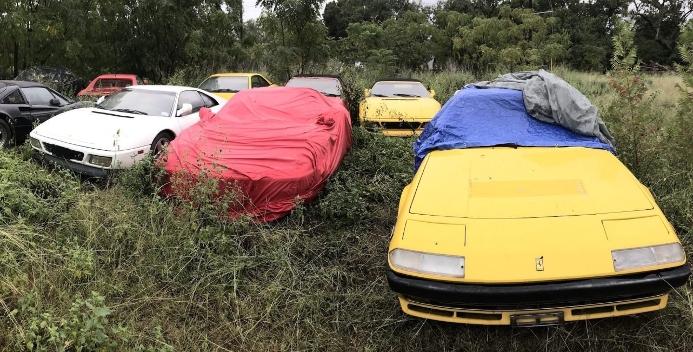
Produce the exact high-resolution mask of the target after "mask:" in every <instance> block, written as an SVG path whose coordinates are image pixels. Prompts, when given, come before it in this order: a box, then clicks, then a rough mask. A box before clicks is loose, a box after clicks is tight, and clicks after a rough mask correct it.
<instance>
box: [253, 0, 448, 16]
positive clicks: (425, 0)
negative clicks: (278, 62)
mask: <svg viewBox="0 0 693 352" xmlns="http://www.w3.org/2000/svg"><path fill="white" fill-rule="evenodd" d="M330 1H332V0H329V1H326V3H327V2H330ZM256 2H257V0H243V20H244V21H247V20H254V19H256V18H258V17H260V12H262V8H260V6H255V3H256ZM437 2H438V0H423V4H424V5H434V4H435V3H437Z"/></svg>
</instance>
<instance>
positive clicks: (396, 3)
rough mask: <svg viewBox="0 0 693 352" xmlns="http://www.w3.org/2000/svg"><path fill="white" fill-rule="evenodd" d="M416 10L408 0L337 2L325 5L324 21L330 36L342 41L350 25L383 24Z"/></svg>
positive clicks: (351, 0)
mask: <svg viewBox="0 0 693 352" xmlns="http://www.w3.org/2000/svg"><path fill="white" fill-rule="evenodd" d="M414 8H415V7H414V5H413V4H412V3H411V2H410V1H408V0H336V1H331V2H330V3H328V4H327V5H325V12H324V13H323V20H324V22H325V25H326V26H327V29H328V35H329V36H330V37H332V38H335V39H340V38H343V37H345V36H346V35H347V32H346V30H347V27H348V26H349V24H350V23H358V22H364V21H369V22H376V23H382V22H384V21H386V20H388V19H390V18H393V17H397V16H398V15H400V14H402V13H404V12H405V11H408V10H413V9H414Z"/></svg>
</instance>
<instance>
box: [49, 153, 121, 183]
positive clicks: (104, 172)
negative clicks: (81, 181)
mask: <svg viewBox="0 0 693 352" xmlns="http://www.w3.org/2000/svg"><path fill="white" fill-rule="evenodd" d="M36 153H37V154H38V156H39V157H40V158H43V160H46V161H48V162H51V163H53V164H56V165H59V166H62V167H64V168H67V169H69V170H72V171H73V172H76V173H78V174H82V175H86V176H91V177H96V178H103V177H107V176H109V175H110V174H111V173H112V172H113V171H112V170H110V169H102V168H99V167H95V166H88V165H84V164H80V163H76V162H73V161H70V160H65V159H61V158H57V157H55V156H53V155H50V154H46V153H43V152H36Z"/></svg>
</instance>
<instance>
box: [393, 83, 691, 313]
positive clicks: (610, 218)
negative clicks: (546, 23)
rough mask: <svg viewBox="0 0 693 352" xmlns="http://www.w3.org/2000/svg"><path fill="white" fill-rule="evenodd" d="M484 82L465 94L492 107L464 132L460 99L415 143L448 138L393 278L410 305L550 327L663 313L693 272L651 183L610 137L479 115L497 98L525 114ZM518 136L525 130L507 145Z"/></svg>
mask: <svg viewBox="0 0 693 352" xmlns="http://www.w3.org/2000/svg"><path fill="white" fill-rule="evenodd" d="M478 91H480V92H481V93H475V92H473V94H468V99H466V100H465V99H463V98H459V97H453V99H458V98H459V99H462V100H461V101H460V102H459V104H457V107H460V106H463V105H464V106H467V107H469V106H472V107H478V108H479V109H477V110H475V111H473V112H472V113H471V114H468V116H466V117H468V118H469V119H468V122H467V123H466V124H463V123H460V125H458V126H454V127H451V126H452V125H453V124H457V123H458V121H462V120H461V119H462V117H461V116H462V115H463V114H464V112H460V111H461V110H455V108H456V103H457V102H453V103H448V104H446V108H444V111H441V114H439V117H440V116H442V115H445V116H451V118H449V119H447V120H444V121H443V120H439V118H438V117H437V118H436V120H434V121H433V122H431V126H429V127H430V129H431V131H429V128H427V129H426V131H425V132H424V134H423V135H422V137H421V138H420V140H419V141H417V145H415V150H417V153H418V151H420V150H423V149H417V148H420V147H421V146H422V145H425V143H428V142H430V141H433V143H432V145H436V146H443V147H441V149H431V150H429V151H427V152H426V154H425V155H424V154H421V155H419V154H417V158H419V159H417V160H419V161H420V165H419V167H418V170H417V172H416V174H415V176H414V178H413V180H412V182H411V183H410V184H409V185H408V186H407V187H405V188H404V190H403V192H402V196H401V199H400V203H399V212H398V217H397V222H396V225H395V227H394V229H393V233H392V238H391V241H390V246H389V251H388V264H389V270H388V272H387V279H388V282H389V285H390V287H391V289H392V290H393V291H395V292H396V293H397V294H398V297H399V302H400V304H401V307H402V310H403V311H404V312H405V313H407V314H410V315H413V316H417V317H421V318H427V319H434V320H441V321H448V322H458V323H467V324H484V325H514V326H530V325H532V326H536V325H549V324H557V323H561V322H564V321H575V320H584V319H594V318H604V317H614V316H620V315H629V314H635V313H642V312H649V311H655V310H659V309H663V308H664V307H665V306H666V305H667V301H668V293H669V291H671V290H672V289H674V288H675V287H678V286H681V285H684V284H685V283H686V282H687V280H688V276H689V274H690V269H689V267H688V265H687V264H686V256H685V253H684V250H683V247H682V245H681V243H680V241H679V239H678V238H677V235H676V233H675V231H674V228H673V227H672V225H671V224H670V223H669V222H668V221H667V219H666V218H665V216H664V214H663V213H662V211H661V210H660V209H659V207H658V206H657V204H656V202H655V199H654V198H653V196H652V194H651V193H650V192H649V190H648V189H647V188H646V187H645V186H643V185H642V184H641V183H640V182H639V181H638V180H637V179H636V178H635V176H633V174H631V172H630V171H629V170H628V169H627V168H626V167H625V166H624V165H623V164H622V163H621V162H620V161H619V160H618V159H617V158H616V156H614V155H613V154H612V153H611V152H610V151H609V150H608V149H609V147H608V146H604V147H603V148H601V149H600V147H599V142H598V141H595V140H589V139H588V138H586V137H582V136H577V135H573V134H571V132H569V131H567V130H562V127H558V126H556V125H551V124H547V123H544V122H540V121H537V120H535V121H532V120H533V119H532V118H531V117H526V118H525V117H522V116H520V115H517V114H515V115H513V114H504V113H501V114H500V115H502V116H482V115H483V114H478V115H477V112H479V111H481V112H483V110H484V109H486V106H487V105H489V104H497V106H507V105H511V104H515V106H516V107H517V108H518V109H524V106H523V105H522V104H523V103H522V95H521V93H520V92H517V93H520V94H519V100H517V101H516V100H513V99H515V98H514V96H513V97H511V98H512V99H510V98H507V96H503V94H506V93H504V92H502V91H504V90H497V91H501V93H493V96H491V95H492V94H491V93H492V92H491V90H478ZM506 91H508V92H511V93H513V94H514V92H513V91H509V90H506ZM456 95H459V94H456ZM511 95H512V94H511ZM489 96H491V97H489ZM491 100H493V101H491ZM446 110H447V111H446ZM525 115H526V113H525ZM518 116H519V117H518ZM466 117H465V118H466ZM475 126H478V127H475ZM494 126H495V127H494ZM434 127H435V128H434ZM512 131H520V132H519V134H520V135H521V136H520V138H518V139H516V142H513V143H509V142H508V143H503V142H502V140H504V139H505V138H506V136H508V135H509V134H511V133H512ZM479 135H481V137H479ZM527 135H529V136H530V137H531V138H530V139H526V138H525V136H527ZM523 138H525V139H523ZM423 139H426V140H425V141H422V140H423ZM460 141H463V142H461V143H458V142H460ZM528 141H529V142H528ZM446 143H447V147H446ZM484 144H488V146H484ZM532 145H535V146H532Z"/></svg>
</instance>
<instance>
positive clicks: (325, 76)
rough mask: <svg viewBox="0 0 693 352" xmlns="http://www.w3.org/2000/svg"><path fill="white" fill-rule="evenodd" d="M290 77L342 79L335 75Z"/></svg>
mask: <svg viewBox="0 0 693 352" xmlns="http://www.w3.org/2000/svg"><path fill="white" fill-rule="evenodd" d="M291 78H334V79H337V80H339V81H341V80H342V79H341V78H340V77H339V76H337V75H296V76H293V77H291Z"/></svg>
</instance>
